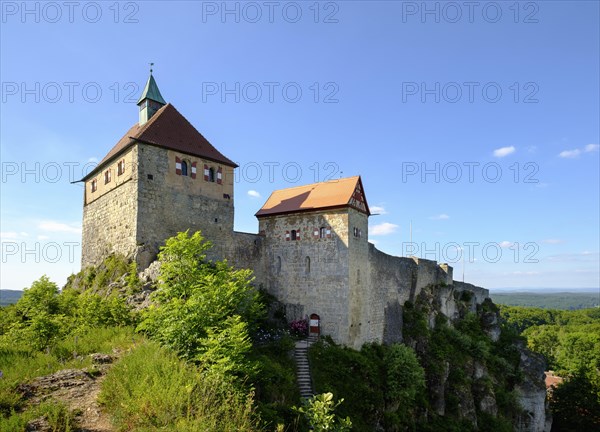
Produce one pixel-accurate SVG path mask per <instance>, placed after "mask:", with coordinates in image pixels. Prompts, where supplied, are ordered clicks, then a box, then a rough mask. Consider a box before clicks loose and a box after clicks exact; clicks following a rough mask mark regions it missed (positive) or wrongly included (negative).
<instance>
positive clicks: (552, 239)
mask: <svg viewBox="0 0 600 432" xmlns="http://www.w3.org/2000/svg"><path fill="white" fill-rule="evenodd" d="M564 242H565V241H564V240H561V239H555V238H550V239H545V240H542V243H546V244H561V243H564Z"/></svg>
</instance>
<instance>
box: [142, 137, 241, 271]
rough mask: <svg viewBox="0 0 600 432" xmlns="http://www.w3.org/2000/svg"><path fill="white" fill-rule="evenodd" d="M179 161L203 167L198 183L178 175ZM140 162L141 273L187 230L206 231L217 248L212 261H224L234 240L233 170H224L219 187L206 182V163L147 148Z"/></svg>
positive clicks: (143, 149)
mask: <svg viewBox="0 0 600 432" xmlns="http://www.w3.org/2000/svg"><path fill="white" fill-rule="evenodd" d="M176 156H178V157H180V158H183V159H184V160H189V161H190V162H193V161H197V162H198V167H197V170H198V171H197V175H196V178H192V177H191V175H188V176H182V175H177V174H176V171H175V157H176ZM138 159H139V178H140V179H139V183H138V206H139V209H138V214H137V248H138V250H137V256H136V260H137V262H138V266H139V268H140V269H143V268H146V267H147V266H148V265H149V264H150V263H151V262H152V260H154V259H155V257H156V254H157V252H158V250H159V247H160V246H161V245H163V244H164V241H165V239H167V238H168V237H171V236H173V235H175V234H177V233H178V232H180V231H186V230H189V231H190V233H192V232H195V231H197V230H201V231H202V235H203V236H204V238H206V239H208V240H210V241H211V242H212V243H213V247H212V248H211V249H210V250H209V251H208V254H207V257H208V259H221V258H223V257H224V251H225V250H226V249H227V247H228V245H230V244H231V242H232V236H233V212H234V209H233V168H231V167H223V171H224V181H223V184H218V183H217V182H207V181H205V180H204V176H203V161H202V160H200V159H198V158H192V157H190V156H186V155H183V154H180V153H176V152H173V151H171V150H166V149H163V148H159V147H154V146H149V145H142V146H140V150H139V158H138ZM188 169H189V168H188ZM189 174H191V172H190V173H189Z"/></svg>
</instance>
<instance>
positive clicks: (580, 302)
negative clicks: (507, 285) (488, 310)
mask: <svg viewBox="0 0 600 432" xmlns="http://www.w3.org/2000/svg"><path fill="white" fill-rule="evenodd" d="M490 297H491V298H492V300H493V301H494V303H496V304H501V305H507V306H528V307H537V308H543V309H562V310H577V309H587V308H594V307H598V305H599V303H600V295H599V293H593V292H589V293H580V292H574V293H569V292H553V293H532V292H510V293H490Z"/></svg>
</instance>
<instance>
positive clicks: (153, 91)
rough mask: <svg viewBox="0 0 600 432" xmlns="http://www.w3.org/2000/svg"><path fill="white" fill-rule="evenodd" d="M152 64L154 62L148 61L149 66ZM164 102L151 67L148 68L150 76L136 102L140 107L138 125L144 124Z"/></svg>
mask: <svg viewBox="0 0 600 432" xmlns="http://www.w3.org/2000/svg"><path fill="white" fill-rule="evenodd" d="M153 65H154V63H150V66H153ZM166 104H167V103H166V102H165V100H164V99H163V97H162V95H161V94H160V90H159V89H158V85H157V84H156V81H155V80H154V77H153V76H152V69H150V76H149V77H148V81H147V82H146V87H144V91H143V92H142V95H141V96H140V99H139V100H138V102H137V105H138V106H139V107H140V126H143V125H144V124H146V122H147V121H148V120H150V118H152V116H153V115H154V113H156V111H158V110H159V109H160V108H161V107H163V106H164V105H166Z"/></svg>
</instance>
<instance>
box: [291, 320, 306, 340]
mask: <svg viewBox="0 0 600 432" xmlns="http://www.w3.org/2000/svg"><path fill="white" fill-rule="evenodd" d="M290 333H291V334H292V335H293V336H296V337H306V336H308V321H307V320H305V319H299V320H296V321H292V322H291V323H290Z"/></svg>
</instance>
